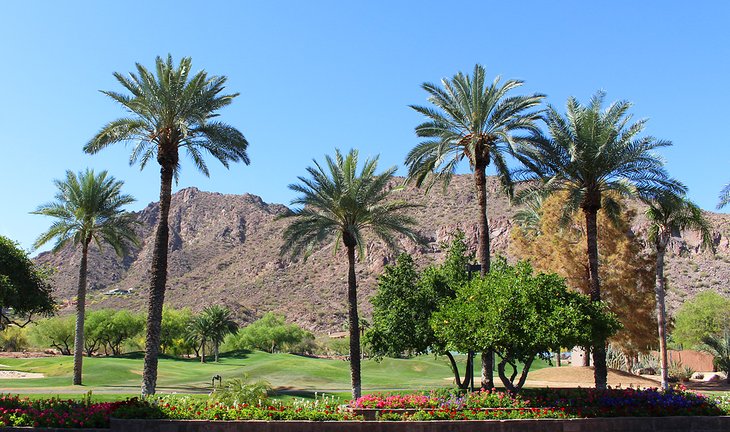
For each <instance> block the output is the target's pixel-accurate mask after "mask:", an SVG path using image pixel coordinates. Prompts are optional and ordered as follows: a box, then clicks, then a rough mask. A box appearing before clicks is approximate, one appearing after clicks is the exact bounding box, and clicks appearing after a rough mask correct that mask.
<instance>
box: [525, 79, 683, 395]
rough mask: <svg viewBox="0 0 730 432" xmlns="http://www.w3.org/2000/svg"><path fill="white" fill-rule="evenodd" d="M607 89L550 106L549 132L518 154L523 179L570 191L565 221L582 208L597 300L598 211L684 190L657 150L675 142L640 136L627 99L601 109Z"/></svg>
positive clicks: (601, 371) (599, 360)
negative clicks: (584, 101) (622, 199)
mask: <svg viewBox="0 0 730 432" xmlns="http://www.w3.org/2000/svg"><path fill="white" fill-rule="evenodd" d="M604 97H605V95H604V93H603V92H598V93H596V94H595V95H594V96H593V98H592V99H591V102H590V104H588V105H587V106H583V105H581V104H580V103H579V102H578V101H577V100H576V99H574V98H570V99H568V103H567V113H566V115H565V116H563V115H561V114H560V113H558V111H557V110H556V109H555V108H553V107H552V106H549V107H548V109H547V111H546V118H545V123H546V125H547V129H548V134H547V135H545V134H543V133H542V132H541V131H533V133H532V136H531V137H529V138H528V139H527V140H524V141H522V142H521V145H520V149H519V151H518V154H519V155H520V160H521V161H522V162H523V163H524V164H525V166H526V169H524V170H522V171H521V172H522V174H524V175H525V179H527V180H529V179H541V180H542V182H540V183H541V187H542V188H543V190H544V191H545V192H547V193H551V192H556V191H565V192H567V200H566V203H565V215H566V220H567V219H568V217H569V215H571V214H573V213H574V212H576V211H578V209H580V210H582V212H583V214H584V216H585V224H586V247H587V258H588V280H589V286H590V295H591V299H592V300H593V301H600V300H601V288H600V282H599V277H598V264H599V263H598V230H597V217H598V211H599V210H603V211H605V212H606V214H607V215H608V216H617V215H618V212H619V211H620V205H619V203H618V201H617V200H616V199H614V196H655V195H658V194H659V193H663V192H664V191H670V192H677V193H681V192H683V187H682V185H681V184H679V183H677V182H675V181H674V180H671V179H670V178H669V176H668V175H667V172H666V171H665V170H664V166H663V161H662V159H661V158H660V157H659V156H657V155H656V154H655V153H654V152H653V151H654V150H655V149H657V148H661V147H666V146H669V145H671V143H670V142H669V141H661V140H657V139H655V138H654V137H651V136H647V137H640V136H639V134H640V133H641V132H642V130H643V129H644V126H645V124H646V120H639V121H637V122H635V123H631V121H632V116H631V115H630V114H628V110H629V108H630V107H631V104H630V103H629V102H625V101H621V102H615V103H612V104H611V105H609V106H608V108H606V109H605V110H603V109H602V105H603V99H604ZM593 362H594V365H595V371H594V373H595V384H596V387H597V388H605V387H606V378H607V372H608V371H607V369H606V347H605V341H596V343H595V346H594V347H593Z"/></svg>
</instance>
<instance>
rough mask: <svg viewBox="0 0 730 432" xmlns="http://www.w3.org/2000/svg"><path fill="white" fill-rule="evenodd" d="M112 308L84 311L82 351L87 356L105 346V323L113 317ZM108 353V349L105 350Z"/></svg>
mask: <svg viewBox="0 0 730 432" xmlns="http://www.w3.org/2000/svg"><path fill="white" fill-rule="evenodd" d="M114 312H115V311H114V310H113V309H100V310H95V311H91V312H87V313H86V319H84V351H85V352H86V356H87V357H91V356H92V355H93V354H94V353H95V352H98V351H99V350H100V349H101V348H104V347H105V336H106V334H105V330H106V324H107V323H108V322H111V320H112V319H113V318H114ZM105 351H106V353H107V354H108V350H106V348H105Z"/></svg>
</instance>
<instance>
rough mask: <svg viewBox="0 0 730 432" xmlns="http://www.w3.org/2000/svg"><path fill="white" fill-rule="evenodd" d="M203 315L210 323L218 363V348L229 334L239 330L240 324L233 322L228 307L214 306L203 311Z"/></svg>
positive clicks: (214, 352)
mask: <svg viewBox="0 0 730 432" xmlns="http://www.w3.org/2000/svg"><path fill="white" fill-rule="evenodd" d="M202 314H203V315H205V316H206V318H207V319H208V321H209V322H210V335H209V337H210V341H211V342H213V355H214V356H215V361H216V363H217V362H218V348H219V347H220V344H221V343H222V342H223V339H225V337H226V336H227V335H228V334H231V333H235V332H236V331H237V330H238V324H236V322H235V321H234V320H233V316H232V315H231V310H230V309H228V308H227V307H223V306H219V305H213V306H208V307H206V308H205V309H203V312H202Z"/></svg>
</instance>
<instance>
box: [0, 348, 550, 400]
mask: <svg viewBox="0 0 730 432" xmlns="http://www.w3.org/2000/svg"><path fill="white" fill-rule="evenodd" d="M457 360H458V361H460V366H462V367H463V364H464V358H463V356H461V357H457ZM1 363H2V366H0V370H17V371H22V372H36V373H42V374H44V375H45V378H37V379H8V380H2V381H0V386H2V388H3V391H4V392H5V393H19V394H22V395H29V394H43V395H45V396H48V395H62V394H63V395H68V394H73V393H84V392H87V391H89V390H91V391H93V392H94V395H95V399H96V398H103V397H104V396H103V395H104V394H110V393H113V394H115V395H116V398H119V396H120V395H129V396H134V395H137V394H139V389H140V385H141V380H142V355H141V354H140V353H133V354H129V355H126V356H121V357H92V358H84V386H80V387H79V386H72V385H70V383H71V376H72V372H73V358H72V357H69V356H62V357H61V356H59V357H44V358H35V359H10V358H4V359H2V361H1ZM476 363H478V362H476ZM545 366H547V363H545V362H543V361H536V362H535V363H533V366H532V368H531V370H536V369H539V368H542V367H545ZM477 367H478V366H475V368H477ZM243 373H247V374H249V376H250V377H251V379H254V380H259V379H262V380H266V381H268V382H269V383H270V384H271V385H272V387H273V388H274V389H276V390H277V391H278V392H280V393H281V394H282V395H284V397H286V396H287V395H289V394H296V395H300V396H307V395H313V392H314V391H325V392H327V393H334V394H340V393H342V394H347V391H348V390H349V387H350V369H349V363H348V362H346V361H343V360H330V359H316V358H309V357H302V356H296V355H291V354H269V353H265V352H258V351H255V352H246V353H235V354H230V355H224V356H222V357H221V359H220V362H218V363H213V362H211V363H205V364H201V363H200V362H199V361H196V360H194V359H190V360H188V359H177V358H161V359H160V362H159V369H158V379H157V387H158V391H159V392H163V393H173V392H176V393H207V392H209V391H210V390H211V377H212V376H214V375H221V376H222V377H223V381H224V382H225V381H226V380H227V379H231V378H237V377H241V376H242V374H243ZM475 373H476V376H479V370H476V372H475ZM462 374H463V370H462ZM362 382H363V391H365V392H368V391H378V390H398V389H403V390H416V389H430V388H435V387H447V386H451V385H453V374H452V372H451V369H450V368H449V363H448V360H447V359H446V358H445V357H434V356H433V355H424V356H418V357H414V358H411V359H389V358H386V359H383V360H382V361H381V362H376V361H374V360H365V361H363V363H362ZM97 400H102V399H97Z"/></svg>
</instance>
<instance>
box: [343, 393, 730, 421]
mask: <svg viewBox="0 0 730 432" xmlns="http://www.w3.org/2000/svg"><path fill="white" fill-rule="evenodd" d="M728 405H730V403H729V402H727V399H725V400H723V399H712V398H707V397H705V396H702V395H700V394H697V393H692V392H688V391H686V389H684V388H673V389H669V390H666V391H661V390H658V389H647V390H638V389H632V388H629V389H607V390H596V389H580V388H579V389H527V390H525V391H523V393H522V394H521V395H518V396H512V395H511V394H509V393H505V392H500V391H496V390H492V391H486V390H485V391H478V392H473V393H466V394H459V393H447V394H443V393H439V392H430V393H420V394H407V395H399V394H377V393H376V394H370V395H365V396H363V397H361V398H359V399H357V400H355V401H353V402H351V405H350V406H351V407H352V408H353V410H354V412H356V413H362V414H366V415H368V417H370V418H373V411H378V412H380V413H382V414H388V415H389V416H392V414H393V413H394V412H400V413H401V414H402V415H404V416H412V415H414V411H420V412H440V413H441V414H439V415H438V416H437V417H439V416H440V417H444V416H446V415H447V414H448V413H451V414H448V415H454V416H455V417H459V416H460V415H465V416H484V415H493V416H505V417H502V418H537V414H536V415H535V417H530V415H532V414H531V412H534V413H540V414H539V415H540V416H543V417H545V416H552V418H565V416H567V417H627V416H631V417H648V416H650V417H664V416H717V415H728V413H730V409H729V408H728ZM528 408H530V409H532V410H533V411H530V410H528ZM395 410H405V411H395ZM500 410H502V411H500ZM491 411H495V412H494V413H490V414H486V413H485V412H491ZM515 412H517V413H519V414H514V413H515ZM459 413H461V414H459ZM512 415H520V417H506V416H512ZM455 417H453V418H455Z"/></svg>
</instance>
